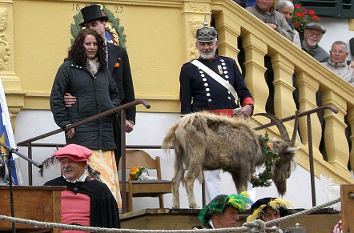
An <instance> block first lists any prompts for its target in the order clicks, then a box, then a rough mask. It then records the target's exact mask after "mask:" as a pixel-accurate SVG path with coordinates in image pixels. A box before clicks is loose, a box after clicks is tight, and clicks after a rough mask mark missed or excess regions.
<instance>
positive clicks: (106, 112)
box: [17, 100, 151, 146]
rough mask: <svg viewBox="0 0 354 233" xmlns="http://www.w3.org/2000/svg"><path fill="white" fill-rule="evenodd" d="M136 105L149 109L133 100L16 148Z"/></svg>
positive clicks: (142, 101)
mask: <svg viewBox="0 0 354 233" xmlns="http://www.w3.org/2000/svg"><path fill="white" fill-rule="evenodd" d="M138 104H142V105H144V106H145V107H146V108H147V109H149V108H150V107H151V106H150V105H149V104H148V103H147V102H146V101H145V100H135V101H132V102H130V103H127V104H123V105H120V106H118V107H114V108H112V109H110V110H107V111H105V112H101V113H98V114H96V115H93V116H90V117H87V118H85V119H83V120H81V121H78V122H75V123H73V124H71V125H68V126H66V127H65V128H64V129H62V128H60V129H56V130H53V131H50V132H48V133H44V134H41V135H38V136H36V137H33V138H29V139H27V140H24V141H22V142H19V143H17V146H27V145H28V144H29V143H32V142H34V141H37V140H40V139H43V138H46V137H49V136H52V135H55V134H58V133H61V132H62V131H66V130H69V129H72V128H75V127H77V126H80V125H82V124H85V123H88V122H91V121H94V120H97V119H99V118H101V117H105V116H109V115H112V114H113V113H117V112H119V111H120V110H122V109H127V108H130V107H132V106H135V105H138Z"/></svg>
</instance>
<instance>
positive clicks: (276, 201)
mask: <svg viewBox="0 0 354 233" xmlns="http://www.w3.org/2000/svg"><path fill="white" fill-rule="evenodd" d="M288 206H289V202H287V201H286V200H284V199H281V198H274V197H266V198H261V199H258V200H257V201H256V202H255V203H253V204H252V206H251V214H250V215H249V216H248V217H247V222H253V221H254V220H256V219H260V220H262V221H264V222H268V221H271V220H274V219H278V218H281V217H284V216H286V215H287V213H288ZM278 232H282V230H281V229H280V228H279V229H278Z"/></svg>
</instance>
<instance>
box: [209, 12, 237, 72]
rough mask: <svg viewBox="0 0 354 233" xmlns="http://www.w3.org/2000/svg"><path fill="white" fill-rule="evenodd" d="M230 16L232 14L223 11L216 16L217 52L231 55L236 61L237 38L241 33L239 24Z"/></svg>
mask: <svg viewBox="0 0 354 233" xmlns="http://www.w3.org/2000/svg"><path fill="white" fill-rule="evenodd" d="M230 16H233V15H230V13H229V14H228V12H224V11H223V12H220V13H218V14H217V16H216V20H215V28H216V30H217V31H218V34H219V38H218V39H219V54H220V55H223V56H227V57H232V58H233V59H235V60H236V62H237V63H238V59H237V55H238V53H239V52H240V50H239V49H238V47H237V38H238V37H239V36H240V34H241V25H239V24H238V22H237V21H236V20H235V19H234V18H233V17H230ZM231 25H232V26H231ZM238 65H239V64H238ZM239 68H240V67H239ZM240 71H241V69H240Z"/></svg>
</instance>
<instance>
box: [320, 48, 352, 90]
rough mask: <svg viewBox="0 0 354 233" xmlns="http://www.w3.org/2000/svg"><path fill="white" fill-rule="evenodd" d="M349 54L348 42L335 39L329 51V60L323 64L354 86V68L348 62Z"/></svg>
mask: <svg viewBox="0 0 354 233" xmlns="http://www.w3.org/2000/svg"><path fill="white" fill-rule="evenodd" d="M348 54H349V53H348V47H347V44H346V43H345V42H343V41H335V42H333V44H332V46H331V50H330V51H329V60H328V62H324V63H322V64H323V65H324V66H325V67H326V68H328V69H329V70H331V71H333V72H334V73H336V74H337V75H338V76H339V77H341V78H342V79H344V80H345V81H347V82H349V83H350V84H352V85H353V86H354V68H353V67H351V66H350V65H348V64H347V57H348Z"/></svg>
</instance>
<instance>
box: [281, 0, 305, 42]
mask: <svg viewBox="0 0 354 233" xmlns="http://www.w3.org/2000/svg"><path fill="white" fill-rule="evenodd" d="M275 10H276V11H278V12H280V13H282V14H283V15H284V18H285V19H286V21H287V22H288V24H289V26H290V27H291V29H292V30H293V34H294V37H293V43H294V44H295V45H296V46H297V47H299V48H301V41H300V35H299V33H298V32H297V31H296V30H295V28H294V27H293V26H292V23H291V19H292V17H293V13H294V4H293V3H292V2H291V1H289V0H279V1H277V3H276V4H275Z"/></svg>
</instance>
